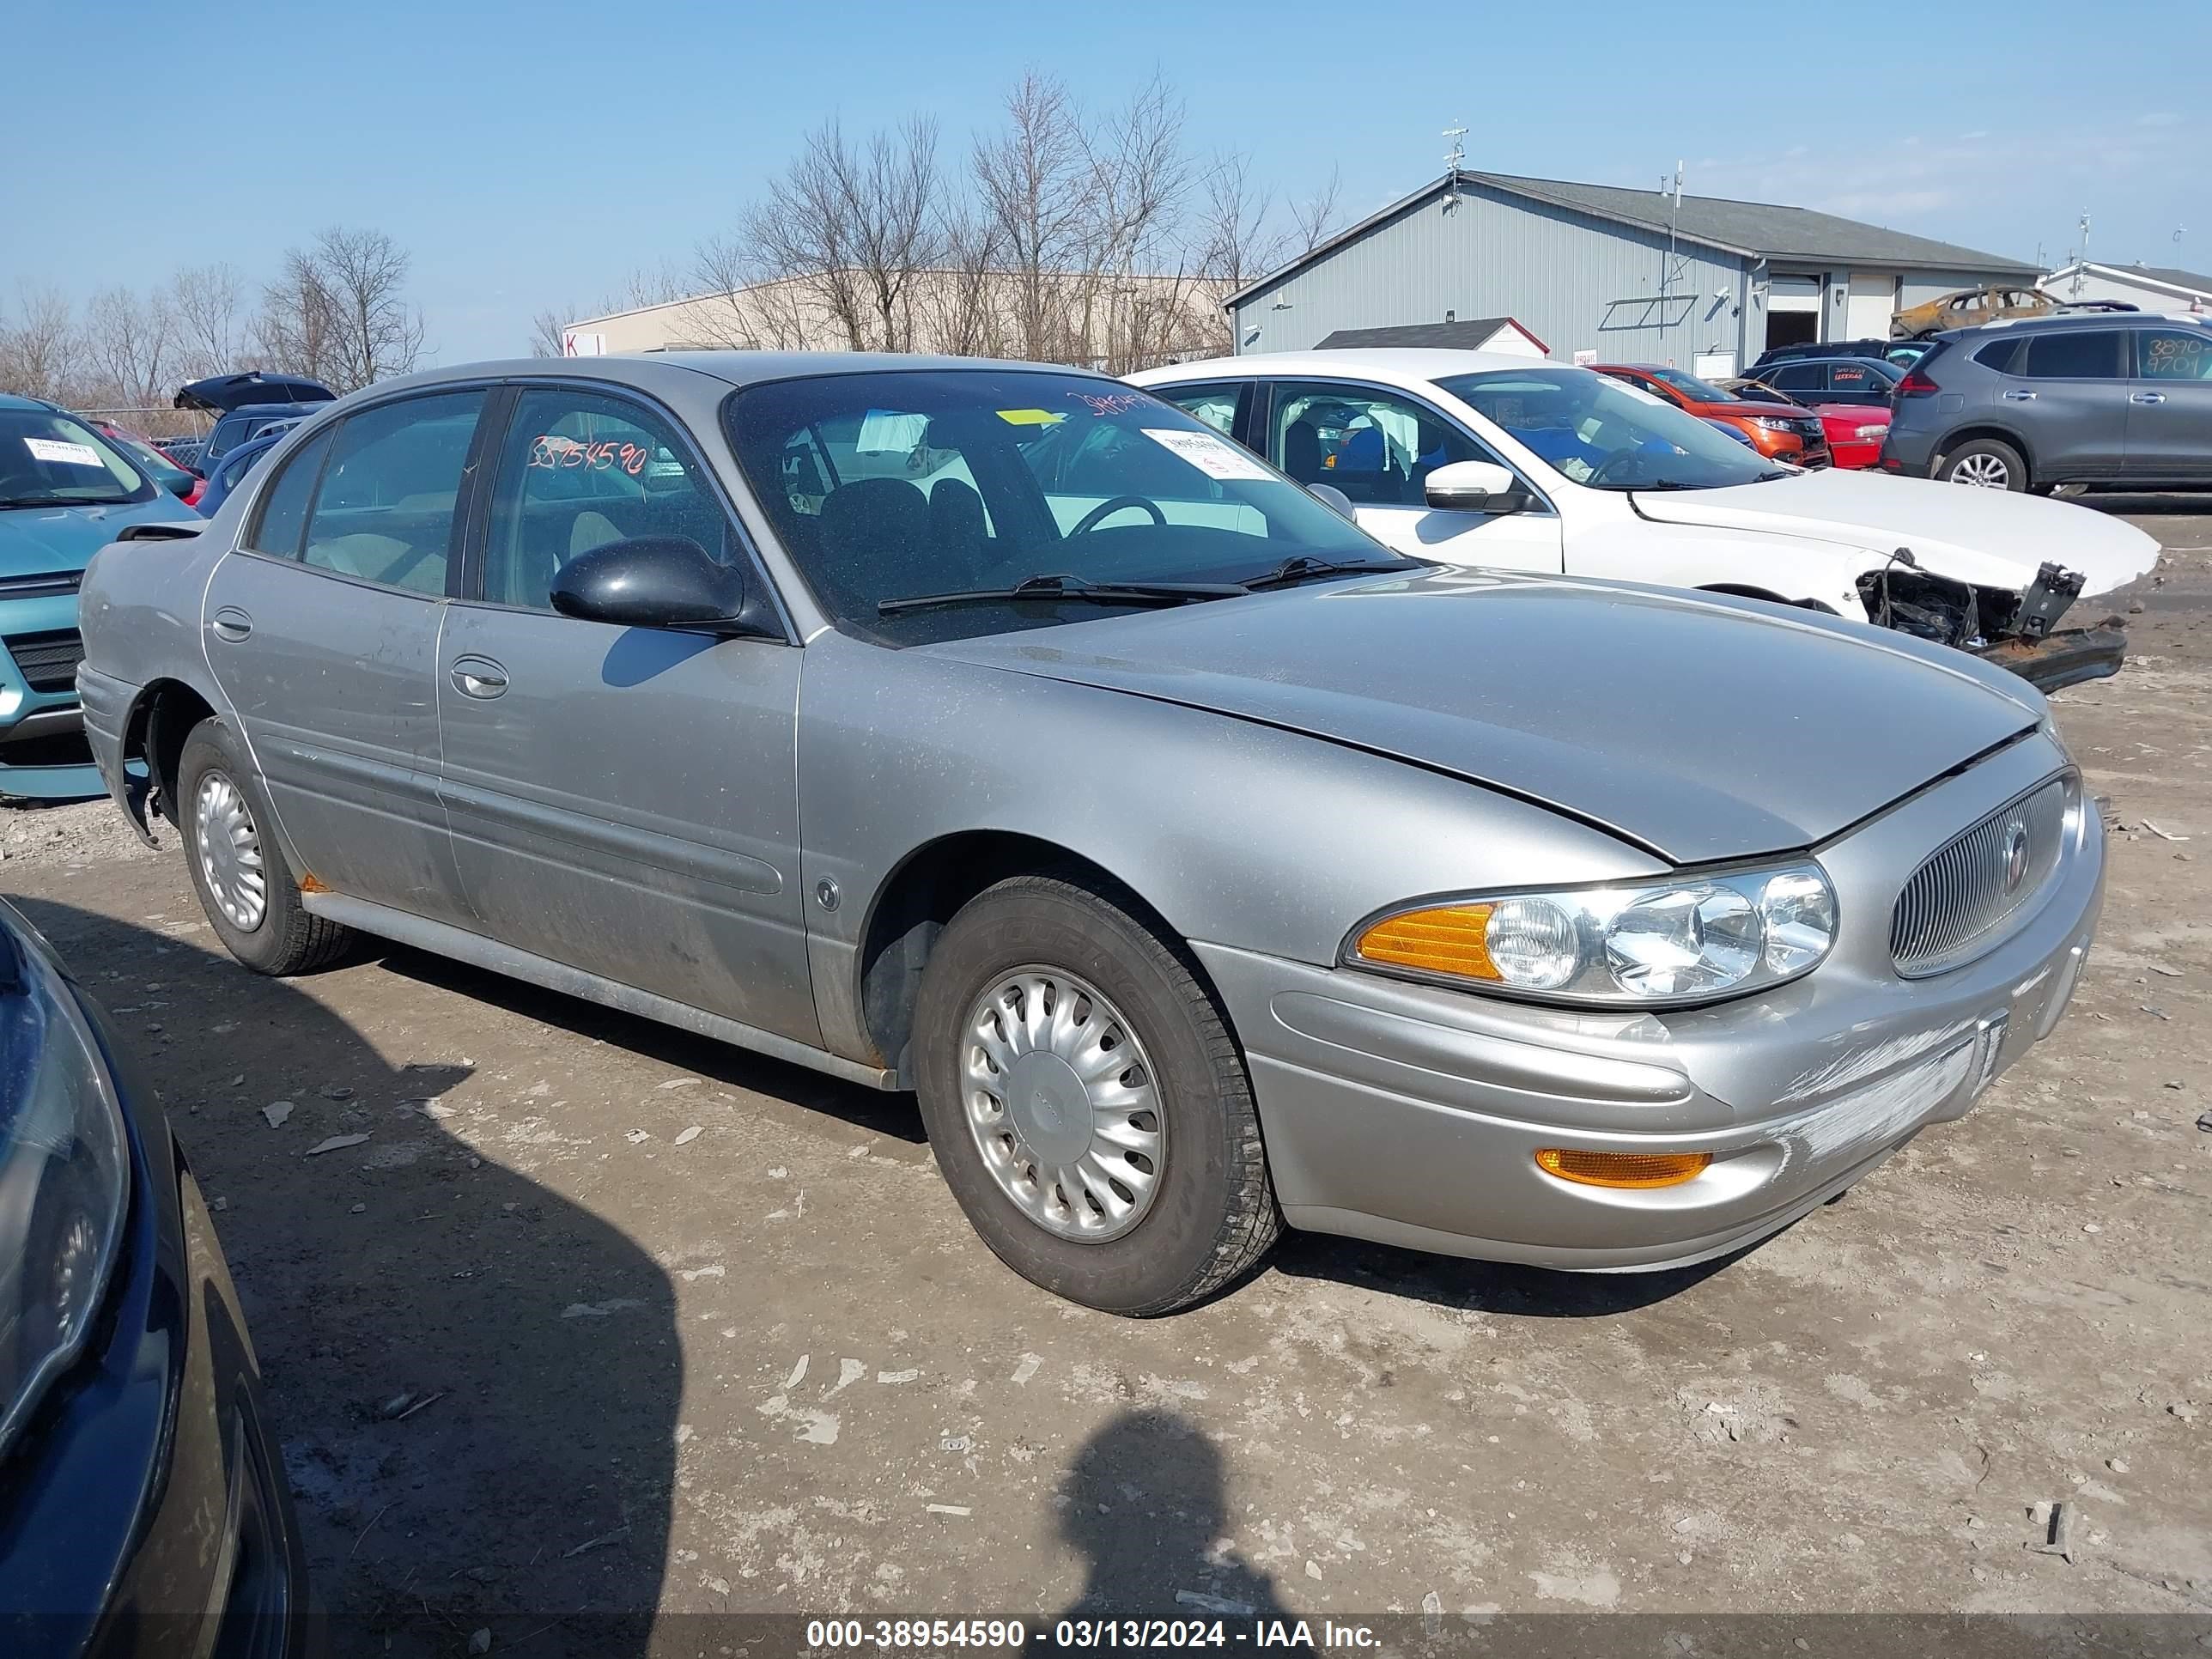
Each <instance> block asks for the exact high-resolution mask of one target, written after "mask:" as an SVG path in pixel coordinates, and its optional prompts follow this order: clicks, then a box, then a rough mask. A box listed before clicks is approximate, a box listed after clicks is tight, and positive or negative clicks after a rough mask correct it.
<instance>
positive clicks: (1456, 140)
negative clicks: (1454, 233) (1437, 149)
mask: <svg viewBox="0 0 2212 1659" xmlns="http://www.w3.org/2000/svg"><path fill="white" fill-rule="evenodd" d="M1443 137H1446V138H1449V139H1450V140H1451V141H1452V146H1451V148H1450V149H1448V150H1446V151H1445V152H1444V211H1445V212H1446V213H1449V212H1451V211H1452V210H1454V209H1455V208H1456V207H1458V206H1459V170H1460V168H1461V167H1463V166H1465V165H1466V162H1467V146H1466V145H1465V144H1464V143H1462V142H1461V140H1462V139H1463V138H1465V137H1467V129H1466V128H1465V127H1463V126H1449V127H1446V128H1445V129H1444V130H1443Z"/></svg>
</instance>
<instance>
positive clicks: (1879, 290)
mask: <svg viewBox="0 0 2212 1659" xmlns="http://www.w3.org/2000/svg"><path fill="white" fill-rule="evenodd" d="M1896 314H1897V277H1896V276H1895V274H1894V273H1893V272H1890V271H1886V270H1855V271H1853V272H1852V273H1851V297H1850V304H1849V305H1847V306H1846V307H1844V338H1845V339H1847V340H1887V338H1888V337H1889V319H1891V318H1892V317H1893V316H1895V315H1896Z"/></svg>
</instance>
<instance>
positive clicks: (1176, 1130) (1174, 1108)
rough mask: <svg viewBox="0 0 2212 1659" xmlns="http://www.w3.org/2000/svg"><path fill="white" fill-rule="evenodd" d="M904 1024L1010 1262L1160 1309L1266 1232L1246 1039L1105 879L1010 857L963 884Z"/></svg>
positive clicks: (951, 1173) (1264, 1244) (1214, 1281)
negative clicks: (988, 880) (999, 875)
mask: <svg viewBox="0 0 2212 1659" xmlns="http://www.w3.org/2000/svg"><path fill="white" fill-rule="evenodd" d="M915 1066H916V1079H915V1081H916V1085H917V1090H918V1092H919V1094H920V1097H921V1111H922V1117H923V1120H924V1121H925V1123H926V1124H927V1127H928V1130H929V1139H930V1144H931V1146H933V1148H934V1149H935V1151H936V1153H937V1161H938V1165H939V1168H940V1169H941V1170H943V1171H944V1173H945V1182H946V1183H947V1184H948V1185H949V1186H951V1188H952V1194H953V1196H954V1197H955V1198H956V1199H957V1200H959V1204H960V1207H961V1208H962V1209H963V1211H964V1212H966V1213H967V1216H968V1219H969V1222H970V1223H971V1224H972V1225H974V1227H975V1231H977V1232H978V1233H979V1234H981V1236H982V1238H983V1242H984V1243H987V1244H988V1245H989V1246H990V1247H991V1249H993V1250H994V1252H996V1253H997V1255H999V1257H1000V1260H1001V1261H1005V1262H1006V1265H1007V1266H1009V1267H1012V1268H1013V1269H1014V1271H1015V1272H1017V1273H1020V1274H1022V1275H1023V1276H1024V1278H1026V1279H1030V1280H1031V1281H1033V1282H1034V1283H1036V1284H1038V1285H1042V1286H1043V1287H1044V1288H1045V1289H1047V1290H1049V1291H1054V1292H1056V1293H1057V1294H1059V1295H1060V1296H1064V1297H1067V1298H1068V1299H1069V1300H1070V1301H1073V1302H1080V1303H1083V1304H1085V1305H1086V1306H1089V1307H1093V1308H1100V1309H1103V1310H1106V1311H1108V1312H1109V1313H1119V1314H1131V1315H1146V1314H1162V1313H1170V1312H1173V1311H1174V1310H1176V1309H1179V1308H1184V1307H1188V1306H1189V1305H1190V1304H1192V1303H1194V1302H1197V1301H1200V1300H1201V1299H1203V1298H1204V1297H1207V1296H1209V1295H1211V1294H1212V1293H1213V1292H1214V1291H1217V1290H1218V1289H1219V1288H1221V1287H1222V1286H1223V1285H1227V1284H1229V1283H1231V1281H1233V1280H1234V1279H1237V1278H1238V1277H1239V1276H1240V1275H1242V1274H1243V1273H1245V1272H1247V1271H1249V1269H1250V1268H1251V1267H1253V1266H1254V1265H1255V1263H1257V1262H1258V1261H1259V1260H1260V1259H1261V1256H1263V1255H1266V1254H1267V1248H1268V1246H1269V1245H1271V1244H1272V1243H1273V1242H1274V1239H1275V1237H1276V1235H1277V1233H1278V1232H1279V1231H1280V1229H1281V1225H1282V1224H1281V1218H1280V1216H1279V1212H1278V1211H1277V1209H1276V1207H1275V1197H1274V1190H1273V1187H1272V1186H1271V1185H1270V1183H1269V1182H1268V1179H1267V1155H1266V1152H1265V1149H1264V1148H1263V1147H1262V1146H1261V1139H1260V1121H1259V1114H1258V1111H1257V1109H1255V1106H1254V1103H1253V1099H1252V1088H1251V1083H1250V1079H1249V1077H1248V1076H1247V1074H1246V1073H1245V1069H1244V1061H1243V1056H1242V1055H1241V1054H1239V1053H1238V1052H1237V1044H1236V1042H1235V1041H1234V1039H1233V1038H1232V1037H1231V1036H1230V1033H1229V1029H1228V1025H1227V1023H1226V1022H1225V1020H1224V1019H1223V1018H1222V1015H1221V1011H1220V1010H1219V1008H1218V1006H1216V1005H1215V1003H1214V1001H1213V999H1212V995H1211V994H1209V993H1208V992H1207V990H1206V987H1204V986H1203V985H1202V984H1200V982H1199V981H1198V978H1197V975H1195V974H1194V972H1193V964H1192V963H1190V961H1189V959H1188V956H1187V954H1186V953H1185V952H1184V951H1182V949H1181V947H1180V946H1179V945H1176V943H1175V942H1173V941H1171V940H1170V939H1164V938H1162V937H1161V936H1160V935H1159V934H1158V933H1156V932H1155V931H1153V929H1152V928H1151V927H1147V926H1146V924H1145V923H1144V922H1143V921H1139V919H1138V918H1137V917H1136V916H1134V915H1132V914H1131V910H1130V909H1129V908H1126V907H1125V905H1124V903H1122V902H1117V896H1109V894H1108V893H1106V892H1104V891H1102V890H1100V889H1099V888H1098V887H1097V885H1095V884H1091V883H1090V882H1088V881H1085V880H1082V879H1079V878H1058V877H1051V876H1020V877H1016V878H1012V879H1010V880H1007V881H1003V882H1000V884H998V885H997V886H995V887H993V888H990V889H989V890H987V891H985V892H984V893H982V894H981V895H980V896H977V897H976V898H975V899H973V900H971V901H970V902H969V903H968V904H967V905H966V906H965V907H963V908H962V909H961V911H960V913H959V914H958V915H956V916H954V917H953V919H952V921H951V923H949V924H948V925H947V926H946V927H945V932H944V933H943V935H942V936H941V937H940V938H939V940H938V942H937V947H936V949H935V950H934V951H932V952H931V954H930V957H929V964H928V967H927V969H926V970H925V972H924V974H923V975H922V982H921V995H920V998H919V1000H918V1002H917V1004H916V1007H915Z"/></svg>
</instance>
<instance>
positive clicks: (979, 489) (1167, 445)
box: [725, 367, 1419, 645]
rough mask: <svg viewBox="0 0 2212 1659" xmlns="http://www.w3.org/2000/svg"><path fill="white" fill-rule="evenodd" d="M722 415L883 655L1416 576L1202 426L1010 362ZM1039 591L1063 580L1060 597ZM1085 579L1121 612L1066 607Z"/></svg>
mask: <svg viewBox="0 0 2212 1659" xmlns="http://www.w3.org/2000/svg"><path fill="white" fill-rule="evenodd" d="M725 418H726V423H727V427H728V431H729V435H730V440H731V442H732V447H734V448H735V450H736V453H737V457H738V465H740V466H741V467H743V468H744V473H745V477H747V479H748V480H750V483H751V484H752V488H753V492H754V494H755V495H757V497H758V498H759V500H760V501H761V502H762V504H763V507H765V508H766V509H767V512H768V514H769V519H770V520H772V521H773V522H774V524H775V530H776V533H777V536H778V538H779V539H781V542H782V544H783V545H784V546H785V548H786V549H787V550H788V551H789V553H790V555H791V557H792V559H793V562H796V563H797V565H798V566H799V571H800V574H802V575H804V576H805V579H806V582H807V585H808V586H809V587H810V588H811V589H812V591H813V592H814V594H815V596H816V598H817V599H818V600H819V601H820V602H821V604H822V605H823V608H824V609H825V610H826V611H829V613H830V615H831V616H832V617H835V618H836V621H837V622H838V623H839V624H840V625H841V626H842V627H845V628H848V629H850V630H852V631H854V632H855V633H859V634H861V635H865V636H866V637H869V638H872V639H876V640H878V641H883V642H884V643H889V644H895V645H910V644H917V643H921V642H923V641H929V640H938V639H948V638H954V637H957V636H961V635H975V634H979V633H1001V632H1006V631H1009V630H1012V629H1024V628H1035V627H1040V626H1049V625H1054V624H1057V623H1068V622H1075V621H1080V620H1084V619H1085V618H1088V617H1099V616H1110V615H1112V614H1115V612H1114V610H1113V609H1112V608H1110V607H1112V606H1116V605H1123V604H1131V605H1133V604H1139V603H1155V604H1158V603H1180V602H1194V601H1195V600H1196V599H1200V598H1218V597H1220V596H1221V595H1222V594H1223V593H1224V592H1226V593H1228V594H1230V595H1231V596H1233V595H1235V594H1236V593H1237V588H1238V585H1241V584H1243V583H1245V582H1249V581H1256V580H1294V579H1295V580H1304V579H1313V578H1317V577H1324V576H1328V575H1332V574H1336V573H1335V572H1334V569H1333V568H1332V567H1334V566H1335V565H1337V564H1340V563H1342V564H1349V565H1352V566H1353V567H1355V568H1359V569H1363V570H1364V569H1398V568H1403V569H1413V568H1419V562H1418V561H1415V560H1409V559H1403V558H1400V557H1398V556H1395V555H1394V554H1392V553H1391V552H1390V551H1389V550H1388V549H1386V548H1383V547H1382V546H1380V545H1379V544H1376V543H1375V542H1373V541H1370V539H1369V538H1367V537H1366V536H1365V535H1364V533H1362V532H1360V531H1359V530H1358V529H1356V528H1354V527H1353V526H1352V525H1351V524H1350V523H1348V522H1347V521H1346V520H1345V519H1344V518H1342V517H1341V516H1340V515H1339V514H1338V513H1336V512H1335V511H1334V510H1333V509H1332V508H1330V507H1328V506H1326V505H1325V504H1323V503H1322V501H1317V500H1316V499H1315V497H1313V496H1312V495H1309V494H1307V493H1306V491H1304V489H1300V488H1299V487H1298V486H1297V484H1295V483H1291V481H1290V480H1289V479H1287V478H1285V477H1283V476H1282V475H1281V474H1280V473H1279V472H1277V471H1274V470H1273V468H1271V467H1269V466H1267V465H1265V464H1264V463H1262V462H1261V461H1260V460H1259V459H1257V458H1256V457H1255V456H1254V455H1252V454H1251V453H1249V452H1248V451H1246V450H1244V449H1242V448H1240V447H1237V445H1235V444H1233V443H1231V441H1229V440H1228V439H1226V438H1225V437H1223V436H1222V435H1220V434H1219V433H1218V432H1217V431H1216V430H1214V428H1212V427H1210V426H1207V425H1206V424H1205V423H1204V422H1200V421H1198V420H1195V419H1194V418H1193V417H1192V416H1188V415H1186V414H1184V413H1183V412H1182V410H1179V409H1177V408H1176V407H1175V406H1174V405H1172V404H1164V403H1162V402H1160V401H1158V399H1156V398H1153V397H1152V396H1151V394H1149V393H1147V392H1139V391H1136V390H1134V389H1133V388H1131V387H1128V386H1121V385H1118V384H1116V383H1115V382H1112V381H1108V380H1097V379H1095V378H1091V377H1090V376H1085V375H1078V374H1062V373H1054V372H1053V371H1051V370H1048V369H1032V368H1012V367H1009V368H945V369H900V370H891V371H884V372H877V373H864V374H824V375H818V376H815V377H813V378H811V379H805V380H775V381H769V382H768V383H766V384H764V385H761V386H751V387H748V388H747V389H745V390H744V391H742V392H738V394H736V396H734V397H733V398H732V399H731V400H730V403H729V405H728V408H727V410H726V417H725ZM1294 560H1295V561H1298V563H1297V564H1296V565H1294V566H1291V569H1290V571H1289V572H1288V573H1285V566H1286V565H1291V561H1294ZM1039 578H1060V579H1062V580H1060V582H1059V583H1058V584H1057V587H1056V589H1055V587H1054V584H1052V583H1051V582H1049V581H1037V580H1036V579H1039ZM1023 582H1035V583H1036V585H1035V586H1032V587H1030V589H1029V590H1028V591H1027V592H1025V593H1024V594H1023V595H1022V596H1020V597H1018V598H1017V597H1012V596H1011V595H1009V594H1007V593H1006V592H1005V590H1009V589H1012V587H1014V586H1016V585H1017V584H1019V583H1023ZM1178 584H1199V585H1202V586H1205V587H1206V588H1208V589H1210V590H1211V591H1210V592H1206V593H1200V594H1193V593H1188V592H1179V591H1160V590H1161V588H1162V585H1170V586H1172V585H1178ZM1085 585H1100V586H1104V585H1111V586H1112V587H1113V588H1114V589H1115V592H1116V593H1118V594H1120V595H1121V597H1118V598H1115V597H1105V598H1102V596H1098V595H1093V596H1091V598H1089V599H1072V598H1068V597H1065V596H1066V595H1067V594H1068V593H1069V592H1071V591H1072V590H1074V589H1079V588H1081V587H1083V586H1085ZM1132 587H1148V588H1151V589H1152V590H1154V591H1152V592H1146V593H1139V594H1134V595H1131V594H1129V593H1128V592H1127V590H1128V589H1130V588H1132ZM1055 591H1056V592H1058V594H1060V596H1061V597H1054V592H1055ZM991 593H995V594H997V595H998V597H995V598H989V599H973V598H968V599H963V601H962V602H959V603H956V604H951V605H933V606H928V607H921V608H915V609H901V608H899V607H898V605H897V603H896V602H897V601H900V600H907V599H921V598H934V597H938V596H943V595H962V596H972V595H977V594H991ZM885 605H890V607H891V608H890V611H888V612H886V611H884V606H885Z"/></svg>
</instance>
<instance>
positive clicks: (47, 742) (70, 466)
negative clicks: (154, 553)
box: [0, 392, 196, 800]
mask: <svg viewBox="0 0 2212 1659" xmlns="http://www.w3.org/2000/svg"><path fill="white" fill-rule="evenodd" d="M176 520H195V521H196V515H195V514H194V513H192V511H191V508H189V507H185V506H184V505H183V504H182V503H181V502H179V501H178V500H177V499H176V498H175V497H174V496H173V495H170V494H169V493H168V491H167V490H166V489H161V488H159V487H158V486H156V485H155V483H154V481H153V480H152V479H151V478H149V477H147V476H146V475H145V474H144V473H143V472H142V471H139V469H138V468H137V466H135V465H132V464H131V462H130V461H129V460H128V459H125V457H124V456H123V455H122V454H120V453H118V451H117V450H116V448H115V447H114V446H113V445H112V444H110V443H109V442H108V441H106V439H104V438H102V437H101V436H100V435H99V434H98V433H96V432H94V431H93V430H92V428H90V427H88V426H87V425H86V424H85V423H84V422H82V421H80V420H78V419H77V418H76V416H73V415H70V414H69V413H68V412H67V411H65V410H60V409H57V408H55V407H54V406H53V405H52V404H45V403H40V402H38V401H37V400H35V399H33V398H16V397H10V396H9V395H8V394H6V393H4V392H0V798H5V797H8V796H11V795H13V796H21V797H30V798H33V799H41V800H70V799H76V798H78V797H82V796H89V795H99V794H102V793H106V788H105V786H104V785H102V784H101V782H100V774H99V772H98V771H97V770H95V769H94V767H93V764H92V755H91V751H90V750H88V749H86V747H85V745H84V735H83V731H82V721H81V720H80V718H79V715H78V713H77V701H76V665H77V662H78V660H79V659H81V658H82V656H83V655H84V646H83V644H82V641H80V639H79V638H78V635H77V625H76V594H77V587H78V585H79V584H80V583H81V582H82V580H84V568H85V566H86V565H87V564H88V563H89V562H91V560H92V556H93V555H94V553H96V552H98V551H99V550H100V549H101V548H102V547H105V546H106V544H108V543H110V542H112V541H113V540H114V539H115V538H116V536H117V535H118V533H119V532H121V531H122V529H123V527H124V526H125V525H133V524H149V523H156V522H163V521H171V522H173V521H176Z"/></svg>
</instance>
